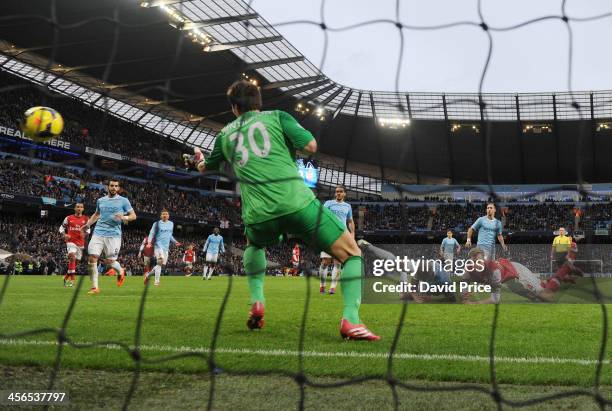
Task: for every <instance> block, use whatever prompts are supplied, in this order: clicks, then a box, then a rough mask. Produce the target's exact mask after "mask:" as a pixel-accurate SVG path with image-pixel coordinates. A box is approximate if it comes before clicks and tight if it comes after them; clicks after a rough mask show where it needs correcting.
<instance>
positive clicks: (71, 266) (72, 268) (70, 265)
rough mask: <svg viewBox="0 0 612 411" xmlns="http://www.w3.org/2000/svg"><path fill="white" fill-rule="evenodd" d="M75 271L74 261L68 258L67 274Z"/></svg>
mask: <svg viewBox="0 0 612 411" xmlns="http://www.w3.org/2000/svg"><path fill="white" fill-rule="evenodd" d="M75 271H76V260H74V259H72V258H70V259H69V260H68V272H69V273H70V274H72V273H74V272H75Z"/></svg>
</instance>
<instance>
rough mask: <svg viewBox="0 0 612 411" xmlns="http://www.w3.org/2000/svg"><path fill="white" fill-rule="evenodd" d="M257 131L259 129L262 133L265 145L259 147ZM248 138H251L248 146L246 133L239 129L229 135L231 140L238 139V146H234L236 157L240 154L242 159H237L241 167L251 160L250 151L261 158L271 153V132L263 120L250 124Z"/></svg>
mask: <svg viewBox="0 0 612 411" xmlns="http://www.w3.org/2000/svg"><path fill="white" fill-rule="evenodd" d="M256 131H259V134H260V135H261V139H262V140H263V147H259V145H258V144H257V141H255V132H256ZM247 139H248V140H249V147H248V148H247V147H245V145H244V134H242V133H241V132H239V131H238V132H236V133H233V134H231V135H230V136H229V141H230V142H233V141H235V140H238V142H237V143H236V147H235V148H234V155H235V156H236V158H237V157H238V156H240V159H239V160H238V161H237V164H238V165H239V166H240V167H244V166H245V165H246V163H247V162H248V161H249V155H250V154H249V153H253V154H255V155H256V156H257V157H259V158H264V157H267V156H268V154H270V144H271V143H270V134H268V130H266V127H265V126H264V125H263V123H262V122H260V121H257V122H255V123H253V124H251V125H250V126H249V129H248V131H247ZM249 149H250V150H249Z"/></svg>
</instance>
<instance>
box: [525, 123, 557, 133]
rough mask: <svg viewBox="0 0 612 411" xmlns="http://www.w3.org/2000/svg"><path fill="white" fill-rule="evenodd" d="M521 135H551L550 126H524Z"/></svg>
mask: <svg viewBox="0 0 612 411" xmlns="http://www.w3.org/2000/svg"><path fill="white" fill-rule="evenodd" d="M523 133H532V134H548V133H552V125H550V124H526V125H525V126H524V127H523Z"/></svg>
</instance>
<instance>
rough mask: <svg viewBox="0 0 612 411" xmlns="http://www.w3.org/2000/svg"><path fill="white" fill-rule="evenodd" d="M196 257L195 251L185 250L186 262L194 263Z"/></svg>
mask: <svg viewBox="0 0 612 411" xmlns="http://www.w3.org/2000/svg"><path fill="white" fill-rule="evenodd" d="M194 256H195V250H185V256H184V257H183V258H184V261H185V262H186V263H193V257H194Z"/></svg>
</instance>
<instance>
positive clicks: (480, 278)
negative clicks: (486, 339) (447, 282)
mask: <svg viewBox="0 0 612 411" xmlns="http://www.w3.org/2000/svg"><path fill="white" fill-rule="evenodd" d="M468 259H469V260H472V261H474V262H476V263H477V267H482V269H474V270H471V271H467V270H466V273H465V275H464V276H463V278H462V280H461V281H463V282H476V283H479V284H488V285H490V286H491V296H490V297H489V298H487V299H485V300H476V301H474V300H472V299H471V293H470V292H463V293H462V296H461V297H462V302H463V303H464V304H475V303H476V304H491V303H493V304H498V303H500V302H501V287H502V284H505V285H506V286H507V287H508V288H509V289H510V291H512V292H513V293H515V294H518V295H520V296H522V297H525V298H527V299H529V300H532V301H543V302H552V301H553V300H554V295H555V291H553V290H551V289H548V288H544V287H543V286H542V284H541V283H540V279H539V277H538V276H537V275H536V274H534V273H533V272H531V270H529V269H528V268H527V267H525V266H524V265H522V264H520V263H517V262H514V261H510V260H507V259H505V258H499V259H497V260H486V259H485V252H484V250H483V249H481V248H479V247H475V248H472V249H471V250H470V252H469V253H468Z"/></svg>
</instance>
